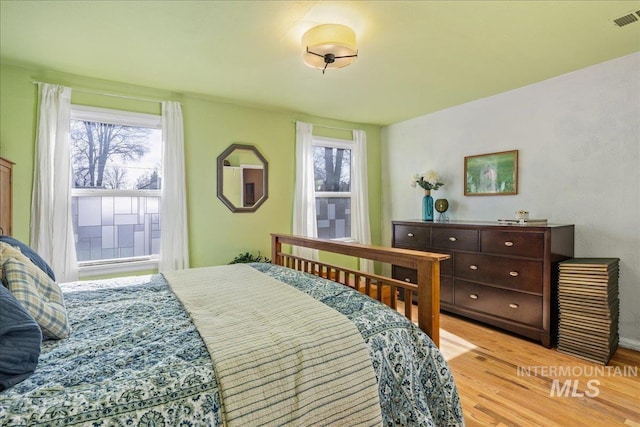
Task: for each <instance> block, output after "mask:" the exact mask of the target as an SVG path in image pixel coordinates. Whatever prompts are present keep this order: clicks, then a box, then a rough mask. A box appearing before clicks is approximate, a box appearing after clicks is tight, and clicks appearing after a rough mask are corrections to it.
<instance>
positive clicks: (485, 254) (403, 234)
mask: <svg viewBox="0 0 640 427" xmlns="http://www.w3.org/2000/svg"><path fill="white" fill-rule="evenodd" d="M392 225H393V246H394V247H397V248H405V249H418V250H422V251H426V252H437V253H445V254H449V255H450V256H451V258H449V259H448V260H446V261H444V262H442V263H441V265H440V295H441V300H440V303H441V307H440V308H441V310H442V311H447V312H451V313H455V314H458V315H461V316H464V317H468V318H471V319H475V320H478V321H481V322H485V323H487V324H491V325H493V326H497V327H499V328H502V329H505V330H508V331H511V332H514V333H516V334H519V335H522V336H525V337H528V338H532V339H534V340H537V341H540V342H541V343H542V344H543V345H544V346H545V347H551V346H552V345H554V343H555V337H556V332H557V331H556V330H557V286H558V280H557V277H558V263H559V262H560V261H563V260H565V259H568V258H572V257H573V239H574V226H573V225H548V226H529V225H527V226H521V225H502V224H498V223H497V222H457V221H452V222H447V223H438V222H425V221H393V223H392ZM392 274H393V277H394V278H395V279H399V280H405V281H409V282H413V283H415V280H416V272H415V270H411V269H407V268H403V267H398V266H393V273H392Z"/></svg>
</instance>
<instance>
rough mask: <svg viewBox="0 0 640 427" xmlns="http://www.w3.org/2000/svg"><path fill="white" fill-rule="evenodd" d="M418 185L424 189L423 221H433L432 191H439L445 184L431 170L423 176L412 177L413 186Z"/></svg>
mask: <svg viewBox="0 0 640 427" xmlns="http://www.w3.org/2000/svg"><path fill="white" fill-rule="evenodd" d="M416 185H418V186H420V188H422V189H424V197H423V198H422V220H423V221H433V197H431V190H437V189H438V188H440V187H441V186H443V185H444V184H443V183H442V182H440V177H439V176H438V174H437V173H435V172H434V171H432V170H430V171H429V172H425V173H423V174H415V175H414V176H412V177H411V186H412V187H415V186H416Z"/></svg>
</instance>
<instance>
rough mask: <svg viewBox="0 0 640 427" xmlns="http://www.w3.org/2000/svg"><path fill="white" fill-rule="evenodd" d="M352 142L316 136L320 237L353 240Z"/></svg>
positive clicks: (316, 183) (316, 185)
mask: <svg viewBox="0 0 640 427" xmlns="http://www.w3.org/2000/svg"><path fill="white" fill-rule="evenodd" d="M352 147H353V142H352V141H345V140H337V139H329V138H322V137H313V174H314V193H315V201H316V223H317V229H318V237H319V238H322V239H341V240H351V239H352V231H351V226H352V215H351V213H352V198H353V191H354V189H353V186H352V182H351V175H352V162H351V156H352Z"/></svg>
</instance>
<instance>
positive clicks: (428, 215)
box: [422, 190, 433, 221]
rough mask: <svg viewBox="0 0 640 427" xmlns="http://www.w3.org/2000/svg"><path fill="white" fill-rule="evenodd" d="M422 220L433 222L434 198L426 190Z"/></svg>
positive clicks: (423, 199)
mask: <svg viewBox="0 0 640 427" xmlns="http://www.w3.org/2000/svg"><path fill="white" fill-rule="evenodd" d="M422 220H423V221H433V197H431V191H429V190H425V192H424V197H423V198H422Z"/></svg>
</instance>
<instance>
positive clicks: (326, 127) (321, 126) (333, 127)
mask: <svg viewBox="0 0 640 427" xmlns="http://www.w3.org/2000/svg"><path fill="white" fill-rule="evenodd" d="M291 123H298V122H297V121H296V120H294V121H292V122H291ZM301 123H306V122H301ZM309 124H310V125H312V126H313V127H314V128H325V129H334V130H346V131H349V132H352V131H354V130H356V129H348V128H339V127H335V126H324V125H316V124H314V123H309Z"/></svg>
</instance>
